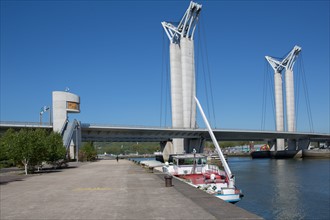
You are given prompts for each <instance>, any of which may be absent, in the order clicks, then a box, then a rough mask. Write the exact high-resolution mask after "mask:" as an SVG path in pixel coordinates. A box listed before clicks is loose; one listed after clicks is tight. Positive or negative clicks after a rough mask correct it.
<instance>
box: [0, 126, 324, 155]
mask: <svg viewBox="0 0 330 220" xmlns="http://www.w3.org/2000/svg"><path fill="white" fill-rule="evenodd" d="M8 128H14V129H21V128H42V129H47V130H53V128H54V127H53V125H49V124H40V123H37V122H0V129H1V133H2V132H4V131H5V130H7V129H8ZM213 132H214V135H215V136H216V138H217V140H221V141H247V140H248V141H266V142H268V143H274V144H275V143H276V139H278V138H281V139H286V140H295V141H296V142H297V143H298V145H297V146H298V147H297V149H306V148H307V147H308V146H309V144H310V142H317V143H325V144H326V145H328V146H329V145H330V134H322V133H305V132H278V131H253V130H223V129H215V130H213ZM61 133H62V137H63V143H64V145H65V147H66V148H67V150H68V152H71V153H70V154H71V158H75V154H74V150H73V149H75V148H76V147H78V148H79V147H80V145H81V142H88V141H92V142H159V143H160V146H161V148H162V149H164V147H165V145H166V144H167V143H168V142H171V141H172V140H173V139H174V138H183V139H190V140H195V141H196V142H197V143H199V146H187V147H185V151H186V152H192V150H193V148H195V149H198V151H199V152H201V151H202V150H203V143H204V141H210V140H211V137H210V135H209V133H208V131H207V129H203V128H198V129H184V128H182V129H178V128H161V127H138V126H134V127H132V126H113V125H98V124H88V123H81V122H79V121H77V120H74V121H72V122H70V121H65V125H64V126H63V130H62V131H61ZM70 148H71V149H70Z"/></svg>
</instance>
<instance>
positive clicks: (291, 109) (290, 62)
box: [266, 46, 301, 150]
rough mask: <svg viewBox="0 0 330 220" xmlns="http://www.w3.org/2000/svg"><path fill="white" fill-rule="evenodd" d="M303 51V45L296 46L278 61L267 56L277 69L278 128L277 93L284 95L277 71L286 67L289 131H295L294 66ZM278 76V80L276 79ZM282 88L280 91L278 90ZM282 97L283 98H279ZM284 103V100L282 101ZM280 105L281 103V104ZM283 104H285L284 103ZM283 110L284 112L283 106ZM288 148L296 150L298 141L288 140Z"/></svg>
mask: <svg viewBox="0 0 330 220" xmlns="http://www.w3.org/2000/svg"><path fill="white" fill-rule="evenodd" d="M300 51H301V47H299V46H294V48H293V49H292V50H291V51H290V53H288V55H287V56H286V57H285V58H284V59H283V60H282V61H278V60H276V59H275V58H272V57H269V56H266V59H267V61H268V62H269V63H270V65H271V66H272V67H273V69H274V70H275V75H274V84H275V106H276V107H275V108H276V129H277V120H278V118H277V117H278V116H277V110H278V109H277V108H278V106H277V102H276V100H277V95H281V96H282V85H281V86H279V85H278V84H279V83H281V84H282V82H281V81H280V80H278V77H276V74H277V73H280V72H282V70H283V69H285V97H286V119H287V131H288V132H295V131H296V127H295V106H294V81H293V66H294V64H295V61H296V59H297V57H298V54H299V53H300ZM276 78H277V80H276ZM279 89H280V90H281V91H280V92H279V91H278V90H279ZM278 99H282V100H283V98H282V97H281V98H278ZM282 103H283V101H282ZM279 105H280V104H279ZM282 106H283V104H282ZM281 108H282V112H283V107H281ZM279 120H281V121H282V122H283V113H282V119H280V118H279ZM288 148H289V150H296V143H295V142H294V141H292V140H288Z"/></svg>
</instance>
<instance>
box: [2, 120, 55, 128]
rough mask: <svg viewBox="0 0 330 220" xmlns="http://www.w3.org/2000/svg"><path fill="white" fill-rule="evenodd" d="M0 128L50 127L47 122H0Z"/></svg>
mask: <svg viewBox="0 0 330 220" xmlns="http://www.w3.org/2000/svg"><path fill="white" fill-rule="evenodd" d="M0 126H2V127H11V126H12V127H52V126H53V124H52V123H51V124H50V123H49V122H43V123H40V122H22V121H0Z"/></svg>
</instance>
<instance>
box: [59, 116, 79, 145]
mask: <svg viewBox="0 0 330 220" xmlns="http://www.w3.org/2000/svg"><path fill="white" fill-rule="evenodd" d="M66 124H67V126H66V129H65V130H64V133H63V144H64V146H65V147H66V148H67V149H68V147H69V146H70V142H71V140H72V138H73V133H74V130H76V129H77V126H78V125H79V123H78V121H77V120H76V119H75V120H74V121H73V122H68V123H66Z"/></svg>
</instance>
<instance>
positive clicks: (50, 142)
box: [46, 132, 66, 168]
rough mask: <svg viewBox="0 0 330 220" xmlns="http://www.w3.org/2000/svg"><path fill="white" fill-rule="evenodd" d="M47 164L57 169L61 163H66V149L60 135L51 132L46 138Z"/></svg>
mask: <svg viewBox="0 0 330 220" xmlns="http://www.w3.org/2000/svg"><path fill="white" fill-rule="evenodd" d="M46 146H47V151H48V152H47V162H48V163H49V164H51V165H52V166H53V168H56V167H58V166H61V162H66V160H65V156H66V149H65V147H64V145H63V141H62V137H61V134H60V133H57V132H51V133H50V134H49V135H48V137H47V138H46Z"/></svg>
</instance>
